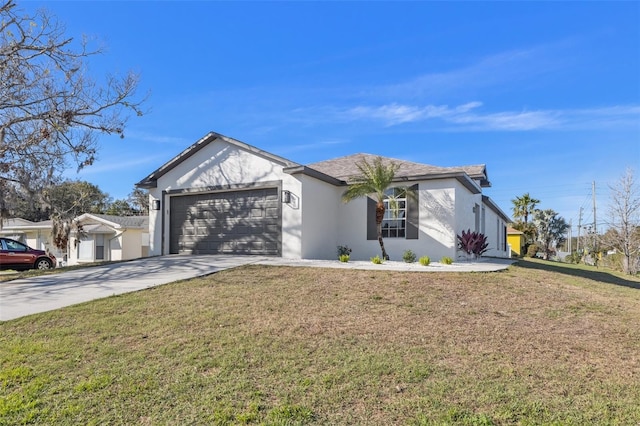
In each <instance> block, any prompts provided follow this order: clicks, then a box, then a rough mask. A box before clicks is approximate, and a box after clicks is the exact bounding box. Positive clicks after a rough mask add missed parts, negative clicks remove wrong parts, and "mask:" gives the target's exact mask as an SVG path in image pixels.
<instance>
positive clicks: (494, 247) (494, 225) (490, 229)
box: [484, 208, 510, 257]
mask: <svg viewBox="0 0 640 426" xmlns="http://www.w3.org/2000/svg"><path fill="white" fill-rule="evenodd" d="M486 211H487V228H486V232H485V235H486V236H487V242H488V243H489V249H488V250H487V252H486V253H485V254H484V256H495V257H510V253H509V250H508V249H509V247H508V246H507V243H506V241H505V240H506V234H505V232H506V225H507V224H506V223H505V221H504V220H503V219H502V218H500V217H499V216H498V215H497V214H496V213H495V212H494V211H493V210H491V209H490V208H487V209H486Z"/></svg>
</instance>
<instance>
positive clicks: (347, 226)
mask: <svg viewBox="0 0 640 426" xmlns="http://www.w3.org/2000/svg"><path fill="white" fill-rule="evenodd" d="M453 182H454V180H453V179H451V180H449V179H443V180H430V181H422V182H418V205H419V209H420V213H419V229H418V238H417V239H406V238H385V239H384V245H385V249H386V251H387V253H388V254H389V257H390V258H391V260H402V255H403V254H404V252H405V251H406V250H412V251H413V252H414V253H415V254H416V255H417V256H418V257H420V256H429V257H430V258H431V259H432V260H434V261H437V260H439V259H440V258H441V257H442V256H449V257H454V256H455V231H454V230H455V215H454V210H453V209H454V206H455V195H456V193H455V190H454V188H453V187H452V185H453ZM342 190H344V188H342ZM366 209H367V206H366V200H365V199H357V200H353V201H351V202H350V203H347V204H342V203H341V205H339V207H338V216H339V226H338V234H337V238H338V244H341V245H348V246H349V247H351V248H352V249H353V252H352V255H351V257H352V259H353V260H369V259H370V258H371V257H373V256H376V255H380V254H381V250H380V245H379V243H378V240H367V238H366V236H367V217H366Z"/></svg>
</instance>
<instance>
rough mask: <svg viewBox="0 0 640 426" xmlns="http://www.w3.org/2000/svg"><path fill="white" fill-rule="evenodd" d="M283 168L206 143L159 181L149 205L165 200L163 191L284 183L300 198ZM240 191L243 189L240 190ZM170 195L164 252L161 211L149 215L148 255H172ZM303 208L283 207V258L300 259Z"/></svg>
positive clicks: (164, 205)
mask: <svg viewBox="0 0 640 426" xmlns="http://www.w3.org/2000/svg"><path fill="white" fill-rule="evenodd" d="M283 167H284V166H283V165H281V164H278V163H276V162H274V161H272V160H270V159H269V158H267V157H263V156H261V155H259V154H256V153H254V152H251V151H248V150H245V149H243V148H241V147H239V146H236V145H233V144H229V143H227V142H224V141H222V140H220V139H217V140H216V141H214V142H211V143H209V144H207V145H206V146H205V147H203V148H202V149H201V150H200V151H198V152H197V153H196V154H194V155H192V156H191V157H189V158H187V159H186V160H185V161H183V162H182V163H180V164H179V165H177V166H175V167H174V168H173V169H171V170H170V171H169V172H167V173H166V174H165V175H163V176H161V177H160V178H158V181H157V187H156V188H152V189H150V191H149V202H150V205H152V201H153V200H162V192H163V191H170V190H179V189H198V188H201V189H203V190H205V189H206V188H207V187H212V186H214V187H215V186H225V185H242V184H247V185H250V184H254V183H260V182H273V181H281V182H282V190H283V191H290V192H291V193H292V195H297V197H300V194H301V185H300V181H299V180H298V179H296V178H295V177H293V176H291V175H288V174H286V173H283V171H282V169H283ZM239 189H241V188H239ZM170 197H171V195H170V194H166V195H165V197H164V200H162V204H161V206H162V207H161V208H162V209H163V210H164V215H165V219H164V235H165V240H164V250H163V249H162V247H161V246H162V230H161V227H162V214H161V213H162V212H161V211H156V210H151V211H150V212H149V233H150V234H151V236H152V238H151V240H150V247H149V255H151V256H154V255H160V254H163V252H164V254H168V253H169V223H170V214H171V212H170V211H169V206H170V200H169V199H170ZM301 233H302V231H301V209H300V208H297V209H296V208H291V206H286V205H283V208H282V243H283V244H282V256H283V257H288V258H300V257H301V244H300V238H301Z"/></svg>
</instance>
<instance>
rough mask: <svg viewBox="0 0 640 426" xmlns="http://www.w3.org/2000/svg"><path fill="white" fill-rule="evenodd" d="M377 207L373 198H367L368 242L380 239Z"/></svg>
mask: <svg viewBox="0 0 640 426" xmlns="http://www.w3.org/2000/svg"><path fill="white" fill-rule="evenodd" d="M376 205H377V203H376V202H375V200H374V199H373V198H371V197H367V240H377V239H378V228H377V227H376Z"/></svg>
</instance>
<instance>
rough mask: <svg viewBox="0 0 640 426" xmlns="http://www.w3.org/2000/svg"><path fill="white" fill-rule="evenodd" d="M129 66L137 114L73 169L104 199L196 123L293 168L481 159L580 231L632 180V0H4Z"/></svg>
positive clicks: (637, 146)
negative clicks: (356, 160) (328, 162)
mask: <svg viewBox="0 0 640 426" xmlns="http://www.w3.org/2000/svg"><path fill="white" fill-rule="evenodd" d="M18 5H19V6H20V7H22V8H26V9H34V8H40V7H45V8H47V9H48V10H49V11H50V12H51V13H53V14H55V15H56V16H57V17H58V18H59V20H60V21H62V22H64V23H65V24H66V27H67V34H68V35H70V36H74V37H76V38H78V39H79V38H80V37H81V35H82V34H85V35H89V36H92V37H93V38H94V39H95V40H96V42H95V44H94V45H95V46H97V45H100V46H105V47H106V49H105V54H104V55H101V56H99V57H94V58H93V59H92V60H91V62H90V65H91V71H92V73H94V74H95V75H96V76H100V75H102V74H104V72H106V71H110V72H115V73H124V72H126V71H127V70H130V69H131V70H134V71H135V72H138V73H139V74H140V76H141V84H140V94H141V95H142V94H145V93H147V92H148V93H149V99H148V101H147V105H146V106H147V108H148V109H149V110H150V111H149V113H148V114H146V115H145V116H143V117H132V118H131V119H130V120H129V123H128V126H127V129H126V132H125V134H126V138H125V139H124V140H120V139H119V138H116V137H103V138H101V142H100V143H101V150H100V159H99V161H97V162H96V163H95V164H94V165H93V166H91V167H89V168H88V169H86V170H85V171H83V172H81V174H80V175H76V174H75V170H71V171H70V172H69V174H68V175H69V177H72V178H80V179H85V180H88V181H90V182H92V183H94V184H97V185H98V186H99V187H100V188H101V189H102V190H103V191H105V192H108V193H109V194H110V195H111V196H112V197H114V198H124V197H126V196H127V194H128V193H129V192H131V190H132V189H133V185H134V184H135V183H136V182H138V181H139V180H140V179H142V178H143V177H145V176H146V175H147V174H148V173H150V172H152V171H153V170H155V169H156V168H157V167H159V166H160V165H162V164H163V163H164V162H166V161H168V160H169V159H170V158H172V157H173V156H175V155H176V154H178V153H179V152H180V151H182V150H183V149H184V148H186V147H187V146H189V145H190V144H192V143H193V142H195V141H196V140H198V139H199V138H201V137H202V136H204V135H205V134H206V133H207V132H209V131H216V132H218V133H222V134H224V135H227V136H230V137H233V138H236V139H239V140H241V141H243V142H246V143H249V144H251V145H255V146H257V147H259V148H261V149H264V150H267V151H269V152H272V153H274V154H277V155H280V156H283V157H285V158H288V159H290V160H292V161H295V162H298V163H302V164H308V163H312V162H315V161H321V160H325V159H329V158H334V157H338V156H342V155H348V154H352V153H357V152H367V153H372V154H379V155H383V156H389V157H395V158H400V159H406V160H411V161H416V162H422V163H427V164H433V165H437V166H460V165H468V164H480V163H483V164H486V165H487V170H488V173H489V178H490V180H491V182H492V184H493V186H492V188H489V189H488V190H487V191H486V193H487V194H488V195H489V196H490V197H492V198H493V199H494V200H495V201H496V202H497V203H498V205H500V206H501V208H502V209H503V210H504V211H505V212H507V213H508V214H511V206H512V204H511V201H510V200H511V199H513V198H514V197H516V196H520V195H522V194H523V193H525V192H529V193H530V194H531V195H532V196H533V197H535V198H538V199H540V200H541V203H540V205H539V207H541V208H552V209H554V210H556V211H557V212H559V213H560V214H561V215H562V216H563V217H564V218H565V219H566V220H567V221H569V220H572V221H573V225H574V232H575V229H577V222H578V212H579V209H580V207H583V208H584V209H585V212H584V215H583V219H582V220H583V222H590V221H592V220H593V215H592V204H591V186H592V182H594V181H595V182H596V196H597V201H598V222H601V219H602V220H604V217H605V211H606V204H607V201H608V200H607V196H608V190H607V185H609V184H611V183H613V182H614V181H615V180H616V179H618V178H619V177H620V176H621V175H622V173H623V172H624V170H625V169H626V168H627V167H632V168H634V169H635V170H636V176H637V177H638V178H639V179H640V175H639V174H640V170H639V169H640V167H639V166H640V2H635V1H633V2H614V1H606V2H546V1H545V2H361V1H357V2H284V1H278V2H242V1H241V2H213V1H198V2H166V1H165V2H159V1H158V2H152V1H135V2H115V1H96V2H79V1H78V2H62V1H49V2H42V1H27V2H18Z"/></svg>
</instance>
